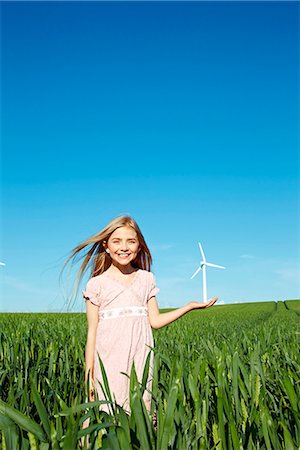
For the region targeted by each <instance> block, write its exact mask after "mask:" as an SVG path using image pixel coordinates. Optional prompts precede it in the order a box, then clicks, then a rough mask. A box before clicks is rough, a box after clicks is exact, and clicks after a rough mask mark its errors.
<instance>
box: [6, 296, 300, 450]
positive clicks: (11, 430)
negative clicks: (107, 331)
mask: <svg viewBox="0 0 300 450" xmlns="http://www.w3.org/2000/svg"><path fill="white" fill-rule="evenodd" d="M299 305H300V301H296V300H290V301H286V302H264V303H248V304H236V305H221V306H215V307H213V308H210V309H208V310H195V311H192V312H190V313H188V314H187V315H185V316H184V317H182V318H181V319H179V320H178V321H176V322H174V323H172V324H170V325H169V326H167V327H164V328H162V329H160V330H153V335H154V340H155V348H154V375H153V386H152V410H151V413H152V412H153V410H154V409H155V410H156V412H157V430H156V429H155V428H154V427H153V424H152V420H151V418H150V417H149V414H148V413H147V410H146V408H145V405H144V402H143V400H142V396H143V392H144V389H145V386H146V379H147V377H146V375H147V366H146V367H145V372H144V377H143V379H142V380H141V383H139V381H138V379H137V377H136V373H135V368H134V366H133V367H132V370H131V374H130V403H131V409H132V414H131V416H129V415H127V414H126V413H125V411H124V410H123V409H122V408H121V407H120V406H118V405H116V404H114V399H113V397H112V393H111V392H110V391H109V380H107V379H106V380H104V381H105V383H104V384H105V386H104V388H105V390H106V394H107V400H106V402H108V403H110V404H111V409H112V414H110V415H109V414H107V413H106V412H104V411H100V410H99V406H100V404H101V402H100V401H99V400H97V399H96V400H95V402H89V403H86V392H87V387H86V386H84V351H85V341H86V333H87V323H86V317H85V314H81V313H69V314H55V313H51V314H46V313H37V314H25V313H24V314H18V313H16V314H11V313H3V314H0V358H1V366H0V386H1V399H2V400H1V401H0V430H1V443H0V449H3V450H6V449H7V450H17V449H24V450H26V449H39V450H47V449H49V450H50V449H54V450H56V449H57V450H58V449H66V450H73V449H79V448H81V443H82V442H83V440H84V439H85V436H88V438H89V442H90V447H89V448H90V449H102V448H103V449H108V448H110V449H113V450H118V449H120V450H130V449H134V450H137V449H139V450H140V449H142V450H148V449H149V450H152V449H155V450H169V449H178V450H207V449H217V450H227V449H228V450H229V449H232V450H240V449H241V450H243V449H257V450H258V449H259V450H262V449H266V450H269V449H270V450H271V449H287V450H294V449H299V446H300V412H299V410H300V383H299V374H300V361H299V312H300V308H299ZM148 363H149V361H147V364H148ZM102 369H103V374H104V375H105V373H104V371H105V368H104V367H102ZM102 402H103V401H102ZM87 418H89V420H90V422H89V427H88V428H83V427H82V424H83V422H84V421H85V420H86V419H87ZM83 448H87V444H84V445H83Z"/></svg>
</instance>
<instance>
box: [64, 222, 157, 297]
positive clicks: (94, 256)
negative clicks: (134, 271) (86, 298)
mask: <svg viewBox="0 0 300 450" xmlns="http://www.w3.org/2000/svg"><path fill="white" fill-rule="evenodd" d="M125 226H128V227H132V228H133V229H134V230H135V231H136V233H137V237H138V241H139V245H140V251H139V252H138V254H137V256H136V258H135V259H134V260H133V261H132V262H131V264H132V266H133V267H136V268H139V269H144V270H147V271H148V272H149V271H150V269H151V264H152V256H151V253H150V250H149V248H148V246H147V244H146V241H145V239H144V236H143V234H142V232H141V230H140V228H139V226H138V224H137V223H136V221H135V220H134V219H133V218H132V217H130V216H120V217H116V218H115V219H113V220H112V221H111V222H109V224H108V225H106V227H105V228H103V229H102V230H101V231H99V233H97V234H95V235H93V236H91V237H89V238H88V239H86V240H85V241H84V242H82V243H81V244H78V245H77V246H76V247H75V248H74V249H73V250H72V251H71V255H70V256H69V258H68V259H67V261H66V262H65V264H64V266H63V268H62V271H63V270H64V268H65V267H66V266H67V264H68V263H69V262H70V261H71V265H72V266H73V264H74V263H76V262H77V261H76V259H77V257H78V256H79V259H82V258H84V260H83V262H82V264H81V266H80V269H79V271H78V273H77V275H76V280H77V283H76V281H75V292H76V294H77V290H78V286H79V284H80V282H81V280H82V277H83V275H84V274H85V272H86V271H87V270H88V268H89V267H91V275H90V277H91V278H92V277H95V276H97V275H100V274H101V273H103V272H105V270H107V269H108V268H109V266H110V265H111V257H110V256H109V254H108V253H106V251H105V248H104V246H103V242H107V240H108V239H109V237H110V236H111V234H112V233H113V232H114V231H115V230H116V229H117V228H120V227H125ZM89 246H90V248H89V249H88V251H87V252H86V253H85V254H84V255H83V256H81V257H80V255H81V253H80V252H81V251H82V250H83V249H84V248H86V247H89ZM75 296H76V295H75Z"/></svg>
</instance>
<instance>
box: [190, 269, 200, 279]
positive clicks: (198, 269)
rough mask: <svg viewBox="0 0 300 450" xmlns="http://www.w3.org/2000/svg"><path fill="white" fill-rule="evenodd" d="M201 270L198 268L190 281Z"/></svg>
mask: <svg viewBox="0 0 300 450" xmlns="http://www.w3.org/2000/svg"><path fill="white" fill-rule="evenodd" d="M200 270H201V266H200V267H198V269H197V270H196V272H195V273H194V275H192V276H191V280H192V279H193V278H194V277H195V276H196V275H197V273H198V272H200Z"/></svg>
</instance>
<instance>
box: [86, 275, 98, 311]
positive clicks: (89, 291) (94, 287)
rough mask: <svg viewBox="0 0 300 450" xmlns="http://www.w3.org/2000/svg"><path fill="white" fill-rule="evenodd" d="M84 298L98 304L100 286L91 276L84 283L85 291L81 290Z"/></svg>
mask: <svg viewBox="0 0 300 450" xmlns="http://www.w3.org/2000/svg"><path fill="white" fill-rule="evenodd" d="M82 296H83V298H84V299H85V300H89V301H90V302H91V303H93V304H94V305H96V306H100V286H99V283H97V280H95V278H91V279H90V280H89V281H88V282H87V285H86V289H85V291H82Z"/></svg>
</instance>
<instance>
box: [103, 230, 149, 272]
mask: <svg viewBox="0 0 300 450" xmlns="http://www.w3.org/2000/svg"><path fill="white" fill-rule="evenodd" d="M103 245H104V247H105V249H106V250H108V252H109V255H110V257H111V259H112V263H113V264H114V265H115V266H117V267H119V268H125V267H126V266H129V267H130V266H131V262H132V261H134V259H135V258H136V257H137V254H138V252H139V250H140V244H139V240H138V236H137V233H136V231H135V230H134V229H133V228H132V227H130V226H125V227H120V228H117V229H116V230H115V231H114V232H113V233H112V234H111V235H110V237H109V239H108V240H107V242H106V243H103Z"/></svg>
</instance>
